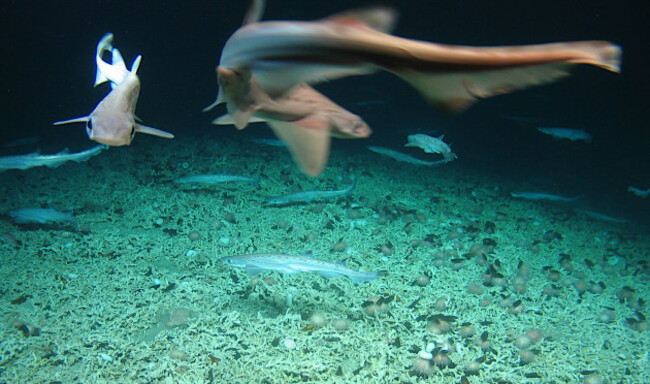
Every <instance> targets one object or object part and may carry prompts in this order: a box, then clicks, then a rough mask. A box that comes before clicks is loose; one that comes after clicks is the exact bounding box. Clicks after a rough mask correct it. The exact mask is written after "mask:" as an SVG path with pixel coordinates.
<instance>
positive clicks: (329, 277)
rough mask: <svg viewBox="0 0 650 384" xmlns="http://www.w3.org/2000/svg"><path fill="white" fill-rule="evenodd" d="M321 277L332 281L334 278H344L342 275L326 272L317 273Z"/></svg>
mask: <svg viewBox="0 0 650 384" xmlns="http://www.w3.org/2000/svg"><path fill="white" fill-rule="evenodd" d="M317 273H318V274H319V275H321V276H323V277H324V278H326V279H331V278H333V277H340V276H343V275H341V274H340V273H335V272H324V271H319V272H317Z"/></svg>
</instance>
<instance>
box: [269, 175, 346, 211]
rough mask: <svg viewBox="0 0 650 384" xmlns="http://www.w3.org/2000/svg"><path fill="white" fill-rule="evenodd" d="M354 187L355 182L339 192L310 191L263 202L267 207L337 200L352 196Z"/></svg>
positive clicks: (271, 198)
mask: <svg viewBox="0 0 650 384" xmlns="http://www.w3.org/2000/svg"><path fill="white" fill-rule="evenodd" d="M356 186H357V181H356V180H355V181H354V182H353V183H352V184H350V186H348V187H347V188H345V189H341V190H333V191H322V190H319V189H312V190H309V191H301V192H296V193H290V194H288V195H284V196H277V197H269V198H268V199H266V201H265V202H266V204H268V205H284V204H291V203H311V202H313V201H319V200H331V199H337V198H339V197H344V196H349V195H350V194H352V191H353V190H354V187H356Z"/></svg>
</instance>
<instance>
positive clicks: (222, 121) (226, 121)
mask: <svg viewBox="0 0 650 384" xmlns="http://www.w3.org/2000/svg"><path fill="white" fill-rule="evenodd" d="M264 122H266V120H265V119H262V118H259V117H256V116H251V117H250V118H249V119H248V124H250V123H264ZM212 124H216V125H234V124H235V122H234V121H233V119H232V117H230V115H228V114H225V115H223V116H219V117H217V118H216V119H214V120H212Z"/></svg>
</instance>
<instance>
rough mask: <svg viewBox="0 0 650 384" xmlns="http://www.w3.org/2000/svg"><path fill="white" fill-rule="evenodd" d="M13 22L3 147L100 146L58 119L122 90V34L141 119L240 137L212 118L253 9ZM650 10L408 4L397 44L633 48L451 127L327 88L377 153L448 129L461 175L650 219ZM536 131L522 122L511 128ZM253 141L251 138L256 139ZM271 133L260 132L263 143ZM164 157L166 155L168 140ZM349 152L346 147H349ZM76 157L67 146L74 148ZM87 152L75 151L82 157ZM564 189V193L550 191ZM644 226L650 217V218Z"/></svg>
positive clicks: (2, 24)
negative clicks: (103, 76)
mask: <svg viewBox="0 0 650 384" xmlns="http://www.w3.org/2000/svg"><path fill="white" fill-rule="evenodd" d="M1 4H2V8H1V9H0V35H1V36H2V44H0V58H1V59H0V73H1V78H2V87H1V89H0V105H2V120H1V122H0V127H1V128H0V142H2V141H6V140H9V139H13V138H17V137H24V136H30V135H40V136H41V137H44V138H46V139H47V140H48V141H56V140H60V141H61V142H62V143H65V142H66V141H69V142H77V143H82V144H81V147H82V148H81V149H83V148H87V147H88V146H89V145H88V144H90V142H88V140H87V139H86V138H85V132H84V129H83V127H82V126H81V125H71V126H60V127H53V126H51V123H52V122H53V121H57V120H63V119H68V118H72V117H78V116H83V115H85V114H88V113H89V112H90V111H91V110H92V109H93V108H94V107H95V105H96V104H97V103H98V102H99V101H100V100H101V98H102V97H103V96H104V95H105V94H106V92H107V90H108V86H107V85H103V86H100V87H98V88H97V89H93V88H92V85H93V81H94V75H95V63H94V55H95V47H96V44H97V42H98V41H99V39H100V38H101V36H102V35H104V34H105V33H106V32H109V31H110V32H113V33H114V35H115V40H114V45H115V46H116V47H118V48H119V49H120V51H121V52H122V55H123V56H124V59H125V61H126V62H127V65H128V66H130V64H131V62H132V61H133V59H134V58H135V56H136V55H137V54H141V55H142V56H143V60H142V64H141V66H140V69H139V71H138V74H139V76H140V79H141V81H142V91H141V94H140V99H139V102H138V110H137V112H138V115H139V116H140V117H141V118H142V119H143V121H144V123H145V124H146V125H150V126H153V127H157V128H160V129H163V130H167V131H170V132H173V133H174V134H176V135H177V136H181V135H194V134H196V133H197V132H203V133H205V132H207V131H210V132H214V135H215V137H216V136H217V135H229V134H233V135H234V134H238V133H236V132H235V130H234V129H231V128H223V127H213V126H211V125H210V121H211V119H213V118H214V117H216V116H218V115H220V114H222V113H223V109H222V108H223V106H221V107H219V109H218V110H217V111H213V112H211V113H202V112H201V109H202V108H203V107H204V106H206V105H208V104H210V103H211V102H212V101H213V100H214V98H215V96H216V89H217V87H216V76H215V66H216V64H217V62H218V59H219V56H220V52H221V47H223V45H224V43H225V41H226V39H227V38H228V36H229V35H230V34H231V33H232V32H233V31H234V30H236V29H237V28H238V27H239V25H240V23H241V20H242V18H243V15H244V13H245V10H246V8H247V6H248V2H247V1H245V0H243V1H216V0H215V1H206V0H194V1H137V0H131V1H124V0H120V1H97V0H86V1H80V0H77V1H74V0H73V1H69V0H68V1H63V0H53V1H6V0H2V3H1ZM368 4H373V2H367V1H345V2H344V1H324V0H313V1H304V0H303V1H296V0H269V1H268V4H267V10H266V12H265V15H264V16H265V17H264V18H265V19H267V20H272V19H276V20H277V19H284V20H292V19H296V20H299V19H302V20H309V19H317V18H321V17H325V16H328V15H330V14H333V13H336V12H340V11H343V10H347V9H350V8H353V7H357V6H363V5H368ZM643 4H644V2H642V1H638V2H635V1H550V0H549V1H544V0H542V1H516V2H515V1H465V0H455V1H413V0H406V1H394V2H393V5H395V7H396V8H397V9H398V10H399V11H400V22H399V24H398V27H397V29H396V31H395V34H396V35H399V36H403V37H408V38H414V39H422V40H427V41H432V42H439V43H448V44H465V45H508V44H530V43H542V42H552V41H569V40H591V39H602V40H610V41H613V42H616V43H618V44H620V45H621V46H622V47H623V51H624V54H623V71H622V73H621V74H619V75H616V74H613V73H609V72H607V71H604V70H602V69H598V68H591V67H580V68H578V69H577V70H576V71H575V73H574V75H573V76H572V77H570V78H569V79H567V80H564V81H561V82H558V83H556V84H552V85H549V86H543V87H537V88H532V89H530V90H525V91H520V92H516V93H513V94H510V95H505V96H500V97H495V98H491V99H488V100H485V101H482V102H479V103H478V104H476V105H475V106H473V107H472V108H471V109H470V110H468V111H467V112H465V113H463V114H461V115H458V116H445V115H442V114H441V113H439V112H437V111H436V110H434V109H433V108H431V107H430V106H428V105H427V104H426V103H425V102H424V101H423V100H422V98H421V97H420V96H419V94H418V93H417V92H416V91H414V90H413V89H411V88H410V87H409V86H408V85H406V84H405V83H404V82H402V81H400V80H399V79H397V78H395V77H394V76H393V75H391V74H388V73H380V74H376V75H372V76H365V77H356V78H348V79H344V80H339V81H334V82H332V83H327V84H323V85H320V86H319V89H320V90H321V91H322V92H324V93H325V94H327V95H328V96H329V97H330V98H332V99H333V100H335V101H337V102H338V103H339V104H341V105H342V106H344V107H346V108H348V109H350V110H351V111H353V112H355V113H357V114H360V115H362V116H363V117H364V119H365V120H366V121H367V122H368V123H369V124H370V125H371V127H372V128H373V131H374V134H373V136H372V137H371V139H370V140H369V141H358V142H355V143H354V144H347V143H346V144H340V145H356V146H357V148H358V149H359V150H365V149H364V146H365V145H367V144H375V145H385V146H392V147H393V148H396V149H399V148H397V147H396V146H395V145H394V143H396V142H397V143H401V142H405V141H406V140H405V135H406V134H407V133H410V132H412V131H416V130H432V129H433V130H437V131H439V132H440V133H441V134H442V133H444V134H445V141H447V142H450V143H452V146H453V148H454V150H455V152H457V153H458V154H459V160H458V162H459V163H461V164H463V165H465V166H469V167H473V168H475V169H476V170H480V171H481V172H486V173H495V174H496V173H499V174H502V175H503V174H507V175H511V176H512V177H513V178H515V179H517V178H519V179H525V178H528V179H531V180H532V179H535V178H536V179H540V180H541V179H548V180H553V183H555V185H553V187H555V188H557V190H556V192H560V191H561V192H567V193H565V194H569V193H568V192H571V193H584V194H585V195H590V196H592V197H594V196H598V197H600V198H601V200H603V201H609V202H610V203H612V205H621V206H626V207H628V208H629V207H631V206H636V208H637V209H636V210H637V211H638V208H640V209H641V212H645V213H647V212H648V210H647V207H648V205H650V199H647V200H643V199H639V198H637V197H635V196H632V195H631V194H630V193H628V192H626V189H627V186H628V185H636V186H638V187H642V188H650V155H649V154H648V148H650V126H649V124H648V122H649V120H650V119H649V118H648V115H647V114H648V111H649V108H648V107H649V105H648V104H649V103H648V91H649V90H650V85H649V81H648V78H647V76H648V60H647V51H648V47H649V46H650V32H649V31H650V27H648V20H649V19H648V16H649V15H648V11H647V8H646V7H644V5H643ZM513 116H514V117H523V118H526V119H536V120H537V122H522V121H518V120H513V119H511V118H509V117H513ZM537 126H558V127H569V128H580V129H586V130H587V131H589V132H590V133H591V134H592V135H593V136H594V140H593V142H592V143H591V144H585V143H583V142H578V143H571V142H568V141H555V140H552V139H551V138H550V137H549V136H545V135H542V134H540V133H538V132H537V131H536V130H535V128H536V127H537ZM245 132H246V131H245ZM259 132H262V131H259V130H258V131H257V133H259ZM136 141H137V138H136ZM154 145H165V144H164V141H163V140H160V141H155V144H154ZM335 145H339V144H338V143H337V144H335ZM64 146H65V145H64ZM71 147H73V146H71ZM547 189H550V188H547ZM645 213H644V214H645Z"/></svg>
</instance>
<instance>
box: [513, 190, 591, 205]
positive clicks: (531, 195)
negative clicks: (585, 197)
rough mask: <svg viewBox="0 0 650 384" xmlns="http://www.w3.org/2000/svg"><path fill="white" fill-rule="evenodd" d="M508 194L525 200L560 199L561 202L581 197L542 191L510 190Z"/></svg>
mask: <svg viewBox="0 0 650 384" xmlns="http://www.w3.org/2000/svg"><path fill="white" fill-rule="evenodd" d="M510 196H512V197H517V198H520V199H526V200H547V201H561V202H563V203H572V202H574V201H578V200H579V199H580V198H581V197H582V195H578V196H574V197H564V196H559V195H552V194H550V193H543V192H510Z"/></svg>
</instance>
